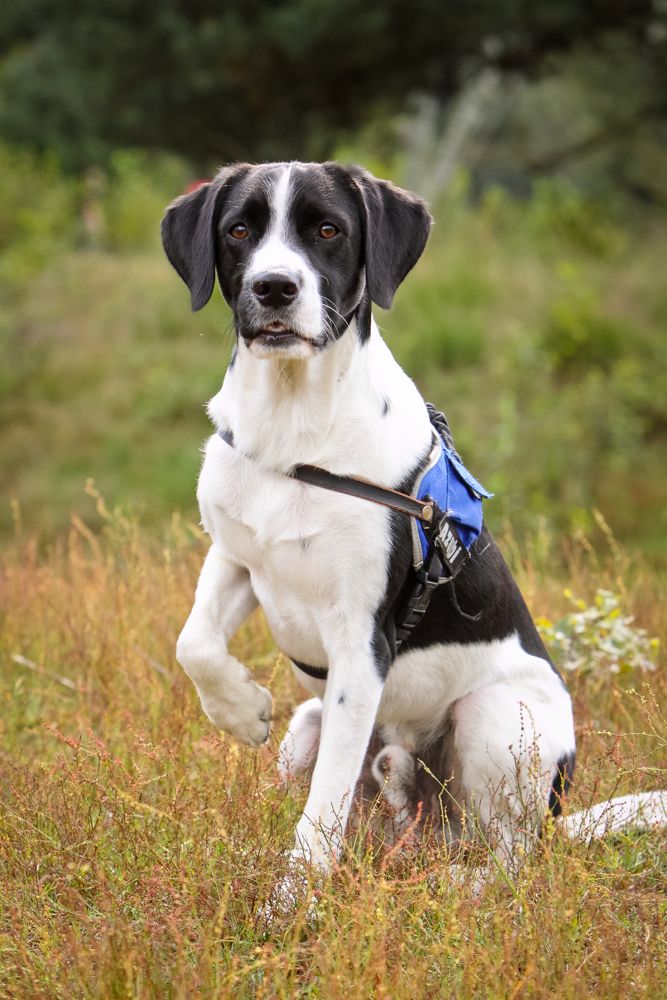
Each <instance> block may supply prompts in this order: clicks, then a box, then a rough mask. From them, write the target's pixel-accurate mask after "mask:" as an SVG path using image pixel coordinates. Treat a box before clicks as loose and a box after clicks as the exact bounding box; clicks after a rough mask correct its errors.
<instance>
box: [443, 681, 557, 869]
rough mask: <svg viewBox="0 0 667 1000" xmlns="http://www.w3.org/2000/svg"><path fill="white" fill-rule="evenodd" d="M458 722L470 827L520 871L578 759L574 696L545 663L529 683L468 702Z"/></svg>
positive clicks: (498, 686)
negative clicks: (559, 780)
mask: <svg viewBox="0 0 667 1000" xmlns="http://www.w3.org/2000/svg"><path fill="white" fill-rule="evenodd" d="M452 720H453V726H454V744H455V747H456V753H457V757H458V760H459V762H460V769H461V774H460V783H461V790H462V794H463V797H464V803H463V804H464V806H465V811H466V813H467V826H468V829H469V831H470V832H474V833H477V834H478V835H481V838H482V840H483V841H485V842H486V843H487V845H488V847H489V848H490V850H491V851H492V852H493V855H494V857H495V859H496V861H498V862H499V863H500V864H502V865H503V866H504V867H505V868H507V869H509V870H511V871H514V870H516V868H517V867H518V865H519V864H520V862H521V859H522V858H523V857H524V855H525V853H526V852H527V851H528V850H530V849H531V847H532V846H533V844H534V843H535V841H536V839H537V837H538V836H539V832H540V829H541V826H542V822H543V820H544V816H545V814H546V811H547V808H548V806H549V800H550V795H551V793H552V789H553V787H554V781H555V779H556V776H557V774H558V771H559V768H560V769H562V767H563V761H564V760H568V761H573V760H574V730H573V722H572V710H571V704H570V699H569V696H568V694H567V692H566V690H565V688H564V687H563V685H562V683H561V681H560V679H559V678H558V677H557V675H556V674H555V673H553V672H551V671H550V669H549V667H548V665H547V664H546V663H545V665H544V671H543V672H542V673H539V674H537V675H536V676H534V677H533V678H531V680H530V681H527V680H526V679H523V678H522V679H518V678H517V679H515V680H508V681H501V682H498V683H495V684H491V685H488V686H487V687H484V688H481V689H479V690H477V691H474V692H472V693H470V694H468V695H466V696H465V697H463V698H461V699H460V700H459V701H458V702H456V703H455V705H454V706H453V709H452ZM571 766H572V764H570V767H571Z"/></svg>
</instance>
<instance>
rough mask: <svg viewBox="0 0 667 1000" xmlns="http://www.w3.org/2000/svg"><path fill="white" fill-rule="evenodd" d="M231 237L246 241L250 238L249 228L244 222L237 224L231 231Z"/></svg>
mask: <svg viewBox="0 0 667 1000" xmlns="http://www.w3.org/2000/svg"><path fill="white" fill-rule="evenodd" d="M229 235H230V236H233V237H234V239H235V240H244V239H245V238H246V236H249V235H250V233H249V232H248V227H247V226H244V225H243V223H242V222H237V223H236V225H235V226H232V228H231V229H230V230H229Z"/></svg>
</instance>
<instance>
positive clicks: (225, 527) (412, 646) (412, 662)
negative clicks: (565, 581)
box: [162, 162, 575, 870]
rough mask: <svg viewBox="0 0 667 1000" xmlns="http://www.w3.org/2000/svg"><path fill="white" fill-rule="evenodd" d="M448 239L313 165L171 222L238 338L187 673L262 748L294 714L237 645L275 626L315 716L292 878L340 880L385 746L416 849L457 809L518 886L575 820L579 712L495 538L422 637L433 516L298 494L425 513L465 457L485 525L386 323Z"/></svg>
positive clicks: (236, 730) (433, 597)
mask: <svg viewBox="0 0 667 1000" xmlns="http://www.w3.org/2000/svg"><path fill="white" fill-rule="evenodd" d="M431 222H432V220H431V215H430V212H429V209H428V207H427V206H426V204H425V203H424V202H423V201H422V200H421V199H420V198H419V197H417V196H416V195H414V194H412V193H410V192H407V191H405V190H402V189H401V188H399V187H396V186H394V185H393V184H392V183H390V182H388V181H386V180H380V179H377V178H375V177H374V176H372V175H371V174H370V173H368V172H367V171H365V170H364V169H362V168H360V167H343V166H341V165H339V164H336V163H323V164H314V163H298V162H292V163H273V164H261V165H250V164H236V165H232V166H228V167H225V168H223V169H222V170H220V172H219V173H218V174H217V176H216V177H215V178H214V179H213V180H212V181H211V182H210V183H206V184H204V185H203V186H200V187H199V188H197V189H196V190H195V191H193V192H191V193H189V194H186V195H183V196H181V197H179V198H177V199H176V200H175V201H174V202H173V203H172V204H171V205H170V206H169V208H168V209H167V211H166V214H165V216H164V219H163V222H162V239H163V244H164V248H165V251H166V254H167V257H168V258H169V261H170V262H171V264H172V265H173V266H174V268H175V269H176V271H177V272H178V274H179V275H180V277H181V278H182V279H183V281H184V282H185V283H186V285H187V286H188V288H189V291H190V294H191V299H192V308H193V310H199V309H201V308H202V307H203V306H204V305H206V303H207V302H208V300H209V299H210V297H211V295H212V293H213V290H214V285H215V280H216V275H217V279H218V282H219V285H220V288H221V290H222V294H223V296H224V298H225V299H226V301H227V303H228V304H229V306H230V308H231V310H232V313H233V318H234V327H235V333H236V343H235V347H234V350H233V354H232V357H231V361H230V364H229V367H228V369H227V372H226V375H225V378H224V382H223V385H222V388H221V390H220V391H219V392H218V393H217V395H215V396H214V397H213V399H212V400H211V401H210V403H209V405H208V413H209V416H210V418H211V420H212V422H213V425H214V426H215V428H216V433H214V434H213V435H212V436H211V437H210V438H209V440H208V442H207V443H206V445H205V452H204V461H203V465H202V469H201V474H200V476H199V484H198V490H197V497H198V502H199V507H200V511H201V519H202V523H203V526H204V528H205V530H206V531H207V533H208V534H209V535H210V537H211V546H210V549H209V551H208V554H207V556H206V559H205V562H204V565H203V568H202V571H201V576H200V578H199V581H198V584H197V588H196V596H195V601H194V605H193V607H192V610H191V612H190V615H189V617H188V619H187V621H186V623H185V626H184V628H183V630H182V632H181V634H180V637H179V638H178V642H177V649H176V655H177V659H178V661H179V662H180V663H181V665H182V666H183V668H184V669H185V671H186V672H187V674H188V675H189V676H190V678H191V679H192V681H193V683H194V685H195V687H196V689H197V692H198V694H199V697H200V700H201V704H202V707H203V709H204V712H205V713H206V715H207V716H208V718H209V719H210V720H211V722H212V723H213V724H214V725H215V726H217V727H218V728H220V729H222V730H225V731H226V732H228V733H230V734H231V735H232V736H234V737H235V738H236V739H237V740H239V741H241V742H242V743H246V744H249V745H250V746H259V745H260V744H262V743H263V742H264V741H266V740H267V738H268V736H269V729H270V721H271V695H270V693H269V692H268V691H267V690H266V689H265V688H263V687H261V686H259V685H258V684H256V683H255V682H254V681H253V680H252V679H251V677H250V675H249V672H248V670H247V669H246V667H245V666H244V665H243V664H242V663H240V662H239V661H238V660H237V659H236V658H235V657H234V656H232V655H231V653H230V652H229V649H228V643H229V640H230V639H231V637H232V636H233V635H234V633H235V632H236V631H237V629H238V628H239V626H240V625H241V623H242V622H243V621H244V619H245V618H246V617H247V616H248V615H249V614H250V612H251V611H252V610H253V609H254V608H255V607H256V606H257V605H258V604H259V605H260V606H261V607H262V609H263V611H264V614H265V615H266V618H267V620H268V623H269V626H270V628H271V631H272V633H273V636H274V638H275V641H276V643H277V645H278V647H279V648H280V649H281V650H282V651H283V652H284V653H285V654H286V656H287V657H288V658H289V659H290V660H291V663H292V667H293V669H294V673H295V675H296V677H297V679H298V681H299V683H300V684H301V685H302V686H303V687H304V688H305V689H306V690H307V691H308V692H309V693H310V695H311V698H310V699H309V700H308V701H307V702H305V703H304V704H303V705H301V706H300V707H299V708H298V709H297V710H296V713H295V714H294V717H293V719H292V721H291V722H290V725H289V728H288V731H287V734H286V736H285V738H284V739H283V741H282V744H281V749H280V762H279V767H280V771H281V774H282V776H283V777H284V778H286V779H288V778H290V777H291V776H292V775H294V774H295V773H297V772H299V771H301V770H304V769H306V768H309V767H312V778H311V782H310V790H309V794H308V798H307V802H306V805H305V808H304V811H303V815H302V817H301V819H300V820H299V822H298V825H297V827H296V834H295V844H294V849H293V852H292V857H293V859H294V862H295V863H297V862H303V861H305V862H307V863H308V864H310V865H313V866H315V867H316V868H320V869H325V870H326V869H327V868H329V867H330V866H331V863H332V861H333V860H334V859H335V858H337V857H338V855H339V854H340V851H341V848H342V844H343V837H344V833H345V829H346V825H347V822H348V816H349V813H350V807H351V804H352V800H353V797H354V793H355V788H356V787H357V785H358V782H359V779H360V775H361V773H362V768H363V766H364V761H365V760H366V757H367V754H368V752H369V746H372V747H373V748H374V749H373V751H372V754H373V756H372V762H371V767H370V774H372V776H373V777H374V780H375V781H376V782H377V786H378V788H379V789H381V790H383V791H384V793H385V797H386V800H387V802H388V803H389V806H390V807H391V809H392V810H393V813H394V816H395V818H396V820H397V823H398V825H399V827H401V828H405V825H406V824H407V823H409V822H410V817H411V816H412V815H413V814H414V809H413V806H414V803H415V802H416V801H417V800H419V801H422V802H425V803H427V805H429V804H430V808H431V812H432V815H433V816H434V817H437V816H441V815H442V813H443V807H444V811H445V812H446V814H447V822H446V826H447V828H448V832H447V833H446V836H447V837H448V838H449V839H452V840H457V839H464V838H465V837H466V835H467V833H470V831H471V830H473V829H474V830H477V831H481V833H482V834H483V837H484V840H485V842H486V843H488V844H489V845H490V846H491V847H492V849H493V851H494V852H495V856H496V858H499V859H500V861H501V863H503V864H505V865H508V866H509V865H511V864H512V861H513V859H515V858H516V857H517V856H518V855H520V854H521V853H523V851H522V850H519V848H522V849H526V848H527V847H529V846H530V843H531V842H532V841H533V840H535V838H536V837H537V836H538V835H539V832H540V829H541V827H542V824H543V822H544V820H545V817H546V816H547V814H548V812H549V811H551V812H552V813H554V814H557V813H558V812H559V811H560V808H561V802H562V798H563V796H564V794H565V793H566V791H567V787H568V784H569V782H570V781H571V779H572V775H573V771H574V764H575V735H574V724H573V717H572V706H571V701H570V697H569V695H568V692H567V690H566V687H565V685H564V683H563V681H562V679H561V677H560V675H559V674H558V672H557V670H556V668H555V666H554V664H553V662H552V661H551V659H550V657H549V655H548V653H547V651H546V649H545V647H544V645H543V643H542V641H541V639H540V636H539V634H538V632H537V630H536V628H535V625H534V624H533V621H532V619H531V616H530V614H529V611H528V609H527V607H526V604H525V602H524V600H523V598H522V596H521V593H520V591H519V589H518V587H517V584H516V583H515V581H514V579H513V577H512V575H511V573H510V571H509V569H508V567H507V565H506V564H505V561H504V560H503V558H502V555H501V553H500V551H499V549H498V546H497V545H496V543H495V541H494V540H493V538H492V536H491V534H490V532H489V531H488V530H487V528H486V527H485V526H482V525H481V523H480V525H478V528H479V530H478V533H477V534H476V535H475V537H474V539H473V541H472V542H471V543H470V545H469V548H468V547H467V546H466V551H464V552H463V553H462V555H463V558H462V560H461V564H460V565H459V566H457V569H456V573H455V574H454V573H453V572H452V574H451V578H450V579H447V573H444V577H445V579H443V580H442V581H441V580H440V579H438V581H437V586H434V587H433V588H432V590H431V591H430V603H428V606H427V607H426V608H424V607H420V609H419V613H418V614H417V615H415V616H413V618H414V620H413V621H412V622H411V625H410V628H408V629H403V625H405V621H404V620H402V619H401V614H402V608H403V606H404V604H405V601H406V594H407V595H408V603H409V595H410V594H412V593H413V592H414V586H415V579H416V573H417V572H418V568H419V566H420V559H419V552H418V551H417V553H416V552H415V549H416V545H415V530H414V526H415V521H414V518H412V517H410V516H408V515H406V513H405V512H404V511H403V510H400V509H393V508H392V506H391V505H390V506H386V505H383V504H382V503H377V502H373V501H372V500H369V499H368V498H367V497H365V496H360V495H358V494H354V493H353V494H347V493H340V492H333V491H332V490H331V489H330V488H329V487H325V488H323V487H322V485H321V484H317V483H311V482H307V481H303V480H302V479H300V478H299V477H298V475H296V474H295V470H298V469H301V468H303V467H308V468H311V469H312V468H315V469H316V470H319V471H320V472H321V471H322V470H324V473H325V474H326V475H328V476H329V477H333V478H334V479H336V478H337V479H338V481H345V482H347V483H348V485H349V482H352V483H353V484H355V483H356V484H357V487H355V488H359V487H358V484H359V483H360V482H361V483H362V484H372V485H373V486H374V487H377V488H378V490H379V491H380V492H382V491H383V490H384V491H396V492H397V493H400V494H404V495H405V496H407V497H413V499H416V498H415V496H414V494H415V491H416V485H415V484H416V483H417V481H418V480H419V478H420V475H421V474H422V473H423V470H424V469H425V468H426V467H429V463H431V466H430V467H433V462H434V461H435V459H434V457H433V456H434V451H435V453H436V455H439V456H442V455H443V454H444V453H446V454H447V455H448V456H449V460H450V471H451V468H452V467H453V466H452V465H451V463H454V467H455V468H456V469H458V472H457V473H455V474H456V475H457V476H458V477H459V478H458V479H457V482H458V483H459V486H460V485H461V483H462V484H463V489H464V490H466V491H468V494H469V496H467V499H469V500H470V502H471V503H473V504H477V505H478V506H479V507H480V509H481V496H482V495H483V493H479V492H477V487H478V486H479V484H477V483H476V481H475V480H473V479H472V477H471V476H469V475H467V476H466V470H465V468H464V467H463V466H462V465H461V464H460V460H458V455H457V453H456V452H455V449H454V448H453V443H452V442H451V441H449V442H448V441H447V428H446V425H444V424H443V423H442V422H441V423H440V431H441V432H439V431H438V427H437V426H434V423H433V422H432V417H433V413H432V412H429V410H428V409H427V406H426V404H425V402H424V400H423V399H422V397H421V395H420V393H419V392H418V390H417V388H416V386H415V385H414V383H413V382H412V381H411V379H410V378H409V377H408V376H407V375H406V374H405V373H404V372H403V371H402V369H401V368H400V367H399V365H398V364H397V362H396V361H395V360H394V358H393V356H392V354H391V353H390V351H389V349H388V347H387V346H386V344H385V342H384V341H383V339H382V337H381V335H380V332H379V330H378V327H377V325H376V323H375V320H374V318H373V313H372V307H373V305H377V306H379V307H381V308H383V309H388V308H389V307H390V306H391V304H392V300H393V297H394V294H395V292H396V290H397V289H398V287H399V285H400V284H401V282H402V281H403V280H404V279H405V277H406V276H407V275H408V273H409V272H410V271H411V269H412V268H413V267H414V265H415V264H416V263H417V261H418V260H419V258H420V256H421V255H422V252H423V251H424V248H425V245H426V242H427V238H428V235H429V231H430V228H431ZM436 424H437V422H436ZM457 460H458V461H457ZM459 474H460V475H459ZM361 488H362V489H363V485H362V487H361ZM480 490H481V488H480ZM385 499H386V497H385ZM405 502H406V501H405ZM475 509H477V508H475ZM443 523H444V522H443ZM422 527H424V526H423V525H422ZM431 548H432V545H431ZM441 551H442V552H444V550H443V549H442V548H441ZM422 555H423V554H422ZM443 558H444V556H443ZM422 562H423V560H422ZM422 569H423V565H422ZM441 569H442V566H441ZM422 582H423V578H422ZM411 607H412V608H413V610H414V602H413V605H412V606H411ZM415 621H416V624H415ZM378 747H379V749H378ZM422 765H423V766H422ZM366 770H367V771H368V768H367V769H366Z"/></svg>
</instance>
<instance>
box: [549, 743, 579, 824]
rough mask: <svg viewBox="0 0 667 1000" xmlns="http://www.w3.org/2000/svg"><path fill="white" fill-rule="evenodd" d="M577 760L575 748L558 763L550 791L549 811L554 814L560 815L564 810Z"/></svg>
mask: <svg viewBox="0 0 667 1000" xmlns="http://www.w3.org/2000/svg"><path fill="white" fill-rule="evenodd" d="M575 761H576V754H575V752H574V750H573V751H572V753H568V754H566V755H565V756H564V757H561V758H560V760H559V761H558V763H557V764H556V774H555V775H554V780H553V782H552V785H551V791H550V793H549V811H550V812H551V814H552V816H560V814H561V812H562V811H563V799H564V798H565V796H566V795H567V793H568V791H569V789H570V786H571V785H572V778H573V776H574V766H575Z"/></svg>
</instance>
